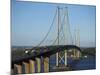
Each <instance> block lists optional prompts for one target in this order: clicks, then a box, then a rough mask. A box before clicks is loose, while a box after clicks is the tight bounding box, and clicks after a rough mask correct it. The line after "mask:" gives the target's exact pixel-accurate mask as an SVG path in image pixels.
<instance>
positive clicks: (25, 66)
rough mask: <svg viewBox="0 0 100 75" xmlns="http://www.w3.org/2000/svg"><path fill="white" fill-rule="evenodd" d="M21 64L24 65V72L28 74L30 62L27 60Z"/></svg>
mask: <svg viewBox="0 0 100 75" xmlns="http://www.w3.org/2000/svg"><path fill="white" fill-rule="evenodd" d="M23 66H24V72H25V74H29V73H30V64H29V63H27V62H23Z"/></svg>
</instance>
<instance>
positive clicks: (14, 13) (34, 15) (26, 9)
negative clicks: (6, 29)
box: [11, 0, 96, 47]
mask: <svg viewBox="0 0 100 75" xmlns="http://www.w3.org/2000/svg"><path fill="white" fill-rule="evenodd" d="M57 6H59V7H62V8H63V7H68V17H69V23H70V31H71V34H72V38H73V39H74V37H75V31H76V30H77V29H79V31H80V32H79V33H80V46H82V47H95V42H96V41H95V39H96V38H95V37H96V36H95V35H96V31H95V27H96V7H95V6H90V5H74V4H54V3H53V4H52V3H41V2H39V3H38V2H23V1H15V0H12V3H11V43H12V46H36V45H37V44H38V43H39V42H40V41H41V40H42V39H43V38H44V36H45V35H46V33H47V31H48V29H49V28H50V25H51V23H52V20H53V17H54V14H55V11H56V9H57ZM54 27H55V26H54ZM55 30H56V29H52V30H51V34H52V36H51V37H49V39H48V41H50V40H52V37H55V34H54V31H55ZM51 34H50V35H51ZM46 44H47V43H46Z"/></svg>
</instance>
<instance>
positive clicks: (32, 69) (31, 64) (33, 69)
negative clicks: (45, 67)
mask: <svg viewBox="0 0 100 75" xmlns="http://www.w3.org/2000/svg"><path fill="white" fill-rule="evenodd" d="M29 63H30V73H35V72H36V69H35V64H36V61H35V60H29Z"/></svg>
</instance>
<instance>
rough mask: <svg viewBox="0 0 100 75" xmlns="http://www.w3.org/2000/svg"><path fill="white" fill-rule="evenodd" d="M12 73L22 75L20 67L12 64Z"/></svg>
mask: <svg viewBox="0 0 100 75" xmlns="http://www.w3.org/2000/svg"><path fill="white" fill-rule="evenodd" d="M14 72H15V74H22V66H21V65H17V64H14Z"/></svg>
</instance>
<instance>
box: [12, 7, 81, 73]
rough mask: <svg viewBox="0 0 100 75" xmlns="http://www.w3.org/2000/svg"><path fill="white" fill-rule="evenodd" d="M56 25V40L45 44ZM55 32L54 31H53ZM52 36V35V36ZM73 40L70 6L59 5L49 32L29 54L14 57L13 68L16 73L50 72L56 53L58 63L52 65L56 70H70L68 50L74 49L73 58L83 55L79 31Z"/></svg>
mask: <svg viewBox="0 0 100 75" xmlns="http://www.w3.org/2000/svg"><path fill="white" fill-rule="evenodd" d="M53 26H56V27H57V29H56V33H55V36H54V38H53V39H54V40H53V41H52V43H51V44H50V43H49V45H45V46H43V43H44V42H46V40H47V38H48V36H49V35H50V32H51V30H52V27H53ZM52 34H53V33H52ZM51 37H52V36H51ZM51 37H50V38H51ZM74 39H75V41H74V40H73V37H72V34H71V30H70V23H69V17H68V8H67V7H64V8H61V7H57V9H56V11H55V15H54V18H53V21H52V23H51V25H50V28H49V30H48V31H47V34H46V35H45V37H44V38H43V40H41V41H40V43H39V44H38V45H37V46H35V47H33V48H31V49H28V50H25V51H27V55H26V56H24V57H20V58H12V64H11V66H12V67H11V69H12V71H13V73H14V74H28V73H40V72H50V66H51V65H50V56H52V55H54V54H55V55H56V60H55V61H56V65H55V66H52V68H53V69H54V70H55V71H63V70H66V71H67V70H70V69H71V65H68V64H67V62H68V60H67V58H68V51H70V50H72V51H73V58H74V59H79V58H80V57H81V49H80V41H79V40H80V38H79V32H78V33H77V35H76V36H74Z"/></svg>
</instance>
